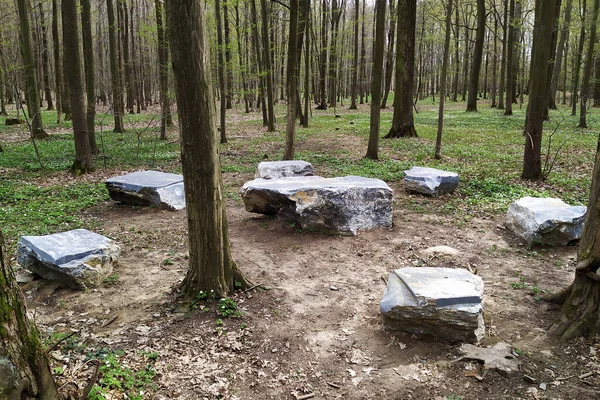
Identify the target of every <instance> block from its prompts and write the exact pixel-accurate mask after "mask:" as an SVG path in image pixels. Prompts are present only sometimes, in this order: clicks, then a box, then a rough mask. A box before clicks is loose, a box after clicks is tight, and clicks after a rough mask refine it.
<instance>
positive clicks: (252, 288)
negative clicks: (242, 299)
mask: <svg viewBox="0 0 600 400" xmlns="http://www.w3.org/2000/svg"><path fill="white" fill-rule="evenodd" d="M262 285H263V284H262V283H259V284H258V285H254V286H252V287H249V288H248V289H246V290H244V291H243V292H242V293H247V292H251V291H252V290H254V289H256V288H258V287H261V286H262Z"/></svg>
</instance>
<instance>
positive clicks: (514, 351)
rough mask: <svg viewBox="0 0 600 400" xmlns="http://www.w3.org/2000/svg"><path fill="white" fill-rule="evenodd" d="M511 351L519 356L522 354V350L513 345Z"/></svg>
mask: <svg viewBox="0 0 600 400" xmlns="http://www.w3.org/2000/svg"><path fill="white" fill-rule="evenodd" d="M513 353H514V354H516V355H517V356H519V357H521V356H522V355H523V350H521V349H519V348H518V347H513Z"/></svg>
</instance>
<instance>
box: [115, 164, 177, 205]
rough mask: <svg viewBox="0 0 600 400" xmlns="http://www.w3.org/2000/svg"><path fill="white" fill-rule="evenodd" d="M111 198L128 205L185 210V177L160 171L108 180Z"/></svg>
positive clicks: (144, 172) (143, 172) (134, 173)
mask: <svg viewBox="0 0 600 400" xmlns="http://www.w3.org/2000/svg"><path fill="white" fill-rule="evenodd" d="M106 188H107V189H108V193H109V195H110V198H111V199H113V200H115V201H119V202H122V203H127V204H136V205H142V206H153V207H157V208H162V209H165V210H181V209H183V208H185V191H184V187H183V176H182V175H178V174H169V173H166V172H160V171H138V172H132V173H130V174H127V175H121V176H115V177H114V178H110V179H107V180H106Z"/></svg>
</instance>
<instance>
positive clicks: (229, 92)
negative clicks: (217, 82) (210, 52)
mask: <svg viewBox="0 0 600 400" xmlns="http://www.w3.org/2000/svg"><path fill="white" fill-rule="evenodd" d="M223 25H224V26H223V28H224V30H225V32H224V33H225V71H226V75H225V78H226V81H225V93H226V96H225V99H226V101H227V104H226V106H227V108H228V109H231V99H232V97H233V67H232V65H231V44H230V42H231V40H230V39H229V9H228V6H227V1H224V2H223ZM238 45H239V44H238Z"/></svg>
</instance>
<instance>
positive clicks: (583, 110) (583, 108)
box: [578, 0, 600, 128]
mask: <svg viewBox="0 0 600 400" xmlns="http://www.w3.org/2000/svg"><path fill="white" fill-rule="evenodd" d="M599 8H600V0H594V13H593V14H592V22H591V24H590V38H589V40H588V51H587V55H586V60H585V65H584V68H583V79H582V82H581V101H580V108H579V126H578V127H579V128H587V127H588V126H587V103H588V100H589V97H590V78H591V76H592V66H593V65H594V57H595V56H594V46H595V45H596V24H597V19H598V9H599Z"/></svg>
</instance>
